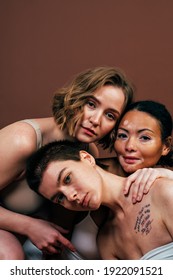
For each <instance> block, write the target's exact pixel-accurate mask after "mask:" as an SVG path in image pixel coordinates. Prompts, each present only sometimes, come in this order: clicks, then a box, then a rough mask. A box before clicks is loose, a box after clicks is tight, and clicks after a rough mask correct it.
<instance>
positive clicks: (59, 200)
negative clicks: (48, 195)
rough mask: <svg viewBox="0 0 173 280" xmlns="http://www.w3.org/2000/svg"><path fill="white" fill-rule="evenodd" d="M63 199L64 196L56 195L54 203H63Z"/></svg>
mask: <svg viewBox="0 0 173 280" xmlns="http://www.w3.org/2000/svg"><path fill="white" fill-rule="evenodd" d="M64 199H65V195H63V194H62V193H60V194H58V195H57V197H56V203H58V204H62V203H63V201H64Z"/></svg>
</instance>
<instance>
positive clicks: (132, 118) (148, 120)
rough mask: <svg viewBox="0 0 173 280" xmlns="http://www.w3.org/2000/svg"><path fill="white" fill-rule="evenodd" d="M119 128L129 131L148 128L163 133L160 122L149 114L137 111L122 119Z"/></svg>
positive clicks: (127, 114) (128, 113)
mask: <svg viewBox="0 0 173 280" xmlns="http://www.w3.org/2000/svg"><path fill="white" fill-rule="evenodd" d="M119 127H124V128H128V129H130V128H135V129H141V128H148V129H152V130H155V129H157V130H159V131H161V129H160V123H159V121H158V120H156V119H155V118H154V117H152V116H151V115H150V114H148V113H145V112H141V111H137V110H133V111H129V112H127V113H126V114H125V115H124V117H123V118H122V120H121V122H120V125H119Z"/></svg>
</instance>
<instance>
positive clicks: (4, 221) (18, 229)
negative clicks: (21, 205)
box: [0, 206, 33, 236]
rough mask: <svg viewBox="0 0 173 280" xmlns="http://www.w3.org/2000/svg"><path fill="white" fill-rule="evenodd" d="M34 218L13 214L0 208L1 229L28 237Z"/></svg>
mask: <svg viewBox="0 0 173 280" xmlns="http://www.w3.org/2000/svg"><path fill="white" fill-rule="evenodd" d="M32 220H33V218H32V217H29V216H26V215H23V214H19V213H15V212H12V211H10V210H7V209H5V208H3V207H2V206H0V229H3V230H7V231H11V232H15V233H19V234H22V235H26V236H27V232H28V227H29V225H30V224H31V222H32Z"/></svg>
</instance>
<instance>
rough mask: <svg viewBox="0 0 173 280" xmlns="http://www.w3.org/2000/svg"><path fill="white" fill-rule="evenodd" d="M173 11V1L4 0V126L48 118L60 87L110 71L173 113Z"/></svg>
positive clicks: (0, 7)
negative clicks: (88, 73) (93, 71)
mask: <svg viewBox="0 0 173 280" xmlns="http://www.w3.org/2000/svg"><path fill="white" fill-rule="evenodd" d="M172 11H173V1H172V0H121V1H119V0H63V1H62V0H0V38H1V43H0V128H2V127H4V126H6V125H8V124H9V123H12V122H14V121H17V120H21V119H25V118H35V117H47V116H50V115H51V100H52V97H53V94H54V92H55V90H56V89H57V88H59V87H61V86H63V85H64V84H65V83H66V82H68V81H70V80H71V79H72V78H73V76H74V75H76V74H77V73H79V72H80V71H83V70H85V69H87V68H90V67H95V66H105V65H107V66H115V67H118V68H121V69H122V70H123V71H124V72H125V73H126V74H127V76H128V77H129V78H130V79H131V80H132V82H133V83H134V84H135V86H136V98H135V99H136V100H140V99H154V100H157V101H160V102H163V103H164V104H165V105H166V106H167V108H168V109H169V110H170V111H171V113H172V114H173V104H172V100H173V98H172V94H173V73H172V69H173V55H172V52H173V14H172Z"/></svg>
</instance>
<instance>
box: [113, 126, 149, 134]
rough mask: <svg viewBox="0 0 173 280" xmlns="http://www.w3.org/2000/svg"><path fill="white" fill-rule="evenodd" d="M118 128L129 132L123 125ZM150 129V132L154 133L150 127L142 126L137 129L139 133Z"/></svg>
mask: <svg viewBox="0 0 173 280" xmlns="http://www.w3.org/2000/svg"><path fill="white" fill-rule="evenodd" d="M118 129H121V130H124V131H126V132H129V130H128V129H125V128H123V127H119V128H118ZM146 130H147V131H150V132H152V133H154V131H153V130H151V129H149V128H142V129H139V130H138V133H141V132H144V131H146Z"/></svg>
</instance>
